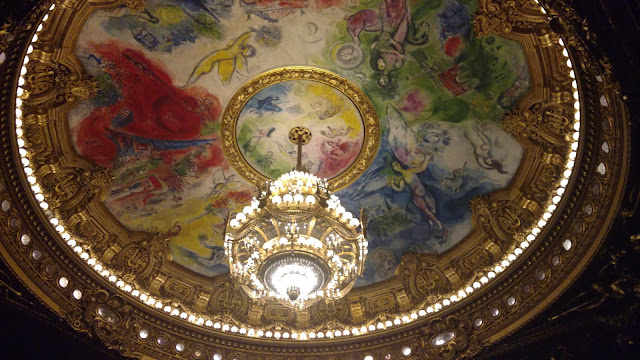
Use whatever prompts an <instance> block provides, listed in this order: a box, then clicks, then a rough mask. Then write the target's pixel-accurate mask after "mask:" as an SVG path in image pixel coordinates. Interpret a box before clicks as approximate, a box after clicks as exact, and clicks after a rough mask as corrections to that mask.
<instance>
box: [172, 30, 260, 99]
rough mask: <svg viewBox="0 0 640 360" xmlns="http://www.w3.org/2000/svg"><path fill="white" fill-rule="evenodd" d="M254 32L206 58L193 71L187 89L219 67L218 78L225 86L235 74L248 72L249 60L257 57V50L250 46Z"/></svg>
mask: <svg viewBox="0 0 640 360" xmlns="http://www.w3.org/2000/svg"><path fill="white" fill-rule="evenodd" d="M252 34H253V32H251V31H247V32H245V33H243V34H242V35H240V36H238V38H236V39H235V40H233V41H232V42H230V43H229V44H228V45H227V47H226V48H224V49H219V50H216V51H214V52H212V53H210V54H208V55H207V56H205V57H204V58H203V59H202V60H200V62H198V65H196V67H195V68H194V69H193V72H192V73H191V75H189V80H187V83H186V84H185V85H184V87H185V88H187V87H189V86H191V85H192V84H193V83H195V82H196V81H198V79H199V78H200V77H201V76H202V75H204V74H208V73H210V72H211V71H212V70H213V68H214V67H215V66H216V65H218V77H219V78H220V81H221V82H222V84H223V85H227V84H229V82H230V81H231V77H232V76H233V74H234V73H236V72H239V71H246V70H247V58H250V57H253V56H255V55H256V48H255V47H254V46H252V45H249V44H248V41H249V38H251V35H252Z"/></svg>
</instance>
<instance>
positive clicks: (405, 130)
mask: <svg viewBox="0 0 640 360" xmlns="http://www.w3.org/2000/svg"><path fill="white" fill-rule="evenodd" d="M387 119H388V121H389V136H388V141H389V145H390V146H391V150H392V151H393V155H394V156H395V157H396V159H398V161H394V162H393V163H391V168H392V169H393V170H394V171H395V172H396V173H397V174H398V175H397V176H395V177H391V178H390V179H389V185H390V186H391V188H392V189H394V190H396V191H404V190H405V189H407V188H408V190H409V191H410V192H411V196H412V198H413V203H414V204H415V205H416V206H417V207H418V209H420V211H421V212H422V213H423V214H424V215H425V216H426V217H427V218H428V219H429V222H430V223H431V224H432V225H435V230H438V232H440V231H441V232H442V241H443V242H446V239H447V233H448V231H447V229H446V227H445V226H444V224H443V223H442V222H441V221H440V220H438V218H437V217H436V215H435V209H436V203H435V199H434V198H433V195H431V193H429V192H428V191H427V189H426V188H425V186H424V185H423V184H422V181H421V180H420V178H419V177H418V174H419V173H421V172H423V171H425V170H426V169H427V166H428V165H429V161H431V160H432V159H433V156H434V154H433V152H430V151H429V150H428V149H422V148H420V147H419V146H418V139H417V137H416V134H415V133H414V132H413V130H411V128H410V127H409V126H408V125H407V123H406V122H405V121H404V118H403V117H402V115H401V114H400V112H399V111H398V110H397V109H396V108H394V107H393V106H391V105H389V106H388V107H387Z"/></svg>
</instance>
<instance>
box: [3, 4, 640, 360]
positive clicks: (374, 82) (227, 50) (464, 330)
mask: <svg viewBox="0 0 640 360" xmlns="http://www.w3.org/2000/svg"><path fill="white" fill-rule="evenodd" d="M45 5H47V6H44V5H43V6H42V9H41V10H40V11H39V12H36V13H34V15H33V17H34V18H33V23H34V24H35V25H34V27H33V33H32V34H31V35H30V36H31V37H29V38H26V37H25V38H24V39H18V40H17V41H21V42H22V44H23V45H24V46H23V47H24V51H23V52H22V53H21V54H16V55H15V56H14V57H15V58H11V59H9V58H8V60H7V63H8V64H13V63H15V64H16V73H15V74H10V75H8V76H13V75H15V76H14V77H15V78H11V79H9V78H7V79H8V80H7V81H6V83H7V84H8V85H6V86H9V87H11V88H10V90H11V92H12V94H15V103H13V104H11V107H10V111H11V112H12V114H14V115H15V116H13V115H12V121H11V125H10V128H11V132H10V133H11V135H10V136H9V135H4V134H3V135H2V136H3V137H5V136H9V138H8V140H7V142H6V143H7V144H11V145H10V146H11V149H12V153H11V156H9V155H8V156H9V157H7V158H6V159H3V160H2V161H3V162H4V163H7V164H10V163H12V162H13V163H16V164H18V166H17V167H15V168H12V170H11V171H13V172H15V177H14V179H19V180H15V181H19V182H20V183H21V189H22V190H21V191H23V195H24V196H22V197H21V199H22V200H21V201H22V203H20V204H21V205H18V203H16V200H12V199H13V198H11V197H10V196H9V195H5V194H3V193H2V192H1V191H2V188H0V196H1V197H0V201H4V202H2V211H3V214H2V216H3V217H5V216H6V217H7V221H4V223H6V226H5V225H3V229H5V228H6V231H8V232H10V233H11V234H12V235H11V236H10V237H9V238H11V240H10V241H9V240H8V242H7V244H6V245H3V246H5V247H6V248H11V247H13V248H15V251H14V252H15V254H16V255H15V256H16V257H20V256H21V257H22V258H24V259H23V260H24V261H23V262H24V264H28V266H31V267H33V268H37V267H40V266H45V265H42V264H45V262H46V263H47V264H48V263H49V262H51V263H52V264H53V263H55V264H58V262H61V263H64V264H65V265H56V266H58V268H59V269H60V270H59V272H58V273H59V274H63V273H64V274H66V275H64V276H63V275H60V276H63V277H60V276H58V275H51V276H49V277H51V278H55V279H56V282H57V283H56V284H54V286H55V289H56V290H55V291H54V292H53V293H54V295H51V296H52V299H51V302H53V303H59V302H62V300H60V299H59V298H58V297H62V298H64V297H65V296H66V300H65V301H66V302H65V304H66V305H60V307H64V306H68V307H69V309H73V310H69V313H72V314H74V315H69V316H70V317H72V316H75V317H77V319H75V318H74V319H75V320H74V321H77V327H82V326H86V327H93V328H100V329H108V331H106V330H105V331H103V330H100V331H103V332H102V333H101V334H102V335H100V337H101V338H102V339H103V341H105V342H107V344H108V345H109V346H113V347H118V346H120V344H127V346H128V350H126V349H122V348H121V350H122V351H123V352H125V353H127V354H128V355H135V354H134V353H136V354H146V355H148V356H152V357H157V358H164V357H187V356H192V357H195V358H214V359H218V360H220V359H222V358H224V359H227V358H229V359H232V358H234V356H235V358H238V359H240V358H247V359H253V358H257V356H268V355H265V354H267V353H268V354H278V353H279V352H280V351H281V350H282V349H283V348H289V349H295V351H296V353H295V354H293V355H291V356H292V357H295V358H298V357H300V358H302V357H305V356H310V355H309V354H311V353H312V352H310V350H308V349H309V345H308V342H309V341H311V340H313V341H322V342H325V343H326V344H327V347H326V349H327V350H326V351H325V350H322V351H319V352H315V353H313V354H314V355H313V356H316V358H317V359H333V357H331V356H333V355H331V354H335V353H337V352H341V351H346V350H345V349H346V348H345V347H344V344H343V343H341V342H340V341H341V340H343V339H348V343H350V344H359V341H362V344H364V342H365V341H369V342H368V343H367V345H362V348H361V349H360V348H357V347H356V348H350V349H349V350H348V352H349V354H350V355H349V356H351V355H353V358H354V359H356V358H359V359H362V358H364V359H366V360H370V359H371V357H369V358H367V357H365V356H374V355H375V356H376V357H375V359H382V358H383V356H386V355H387V354H397V356H398V357H391V356H392V355H389V356H390V357H384V359H391V358H394V359H395V358H400V357H399V356H403V357H401V358H405V357H406V358H409V356H419V357H418V358H424V356H435V357H436V358H437V357H438V356H440V357H447V356H449V358H451V357H456V356H458V355H460V354H465V355H473V354H474V352H477V349H479V348H480V347H481V346H479V345H478V344H480V343H482V341H485V340H486V339H488V338H490V337H496V338H497V337H501V336H503V335H504V334H506V333H508V331H507V330H504V329H507V328H509V327H511V328H515V327H516V326H517V325H515V324H516V323H517V322H518V321H520V319H523V318H526V317H529V318H530V317H531V316H533V315H534V314H535V313H537V311H539V309H538V310H535V311H534V307H535V304H537V303H539V302H541V301H542V302H550V301H551V300H553V298H554V297H555V296H557V293H556V292H554V291H556V290H558V289H561V288H562V286H566V283H564V282H562V280H563V279H564V278H565V277H571V276H575V275H576V272H579V271H580V269H581V268H582V267H584V265H585V262H583V261H582V260H584V259H589V258H590V256H591V254H592V253H593V251H595V249H596V248H597V246H598V244H599V243H600V241H601V240H602V236H603V235H602V234H601V233H600V232H599V230H598V229H606V228H607V227H608V226H609V225H610V222H611V219H610V217H607V216H604V215H602V214H606V213H607V211H608V210H609V209H610V208H614V207H616V206H618V200H619V197H620V191H619V188H620V186H621V185H620V184H622V183H624V180H625V176H626V171H627V169H626V167H627V165H626V162H625V156H626V155H625V150H626V147H627V145H628V144H627V139H626V137H625V134H626V131H627V129H626V123H624V122H623V121H621V122H617V120H615V119H616V117H615V116H619V118H624V117H625V116H626V114H625V110H624V107H623V106H621V105H620V103H619V100H618V99H617V97H616V95H615V91H614V90H613V88H614V86H610V83H611V81H610V79H609V77H608V76H609V75H608V74H607V72H606V71H604V70H603V69H600V68H599V66H598V65H597V64H596V63H595V61H594V60H593V59H592V58H591V57H590V55H589V54H588V53H587V52H585V51H586V50H584V49H583V48H582V47H581V46H582V45H581V43H579V41H577V40H576V38H577V35H576V34H575V33H574V30H573V28H572V25H571V24H569V23H568V22H566V23H563V24H562V26H561V27H559V26H555V25H554V23H553V21H552V20H551V18H553V19H556V20H557V19H563V18H564V17H566V14H565V13H564V12H563V11H565V10H563V9H560V8H552V7H548V8H543V7H541V5H540V4H538V2H537V1H534V0H528V1H525V0H521V1H515V2H505V1H489V0H480V1H478V0H422V1H417V0H290V1H274V0H237V1H233V0H188V1H186V0H146V1H144V0H126V1H124V0H113V1H112V0H103V1H87V0H78V1H67V2H64V3H60V4H57V3H56V4H54V3H51V4H49V3H47V4H45ZM49 5H50V6H49ZM550 16H551V17H550ZM559 28H562V31H560V30H559ZM578 59H580V60H578ZM578 61H579V66H578V63H577V62H578ZM20 64H22V65H20ZM9 80H11V81H9ZM3 106H5V105H3ZM7 113H8V111H7ZM3 116H4V115H3ZM623 123H624V124H623ZM3 126H7V125H6V124H5V125H3ZM298 126H303V127H305V128H307V129H309V130H310V131H311V133H312V134H313V136H312V138H311V141H310V142H309V144H307V145H305V147H304V152H303V154H302V155H301V157H302V165H304V167H305V168H306V169H307V170H308V171H309V172H310V173H311V174H314V175H315V176H317V177H319V178H322V179H326V181H327V183H328V184H329V187H330V188H331V191H332V192H334V193H335V194H336V195H337V196H338V197H339V198H340V200H341V203H342V204H343V206H344V207H345V208H346V211H349V212H351V213H354V214H357V213H360V211H361V210H362V211H363V213H365V214H366V219H367V222H366V224H365V225H366V229H367V231H366V232H367V233H366V237H367V241H368V255H367V257H366V262H365V267H364V271H363V274H362V276H361V277H360V278H359V279H358V280H357V282H356V285H355V287H354V289H352V290H351V291H350V292H349V294H348V295H347V296H346V297H344V298H341V299H339V300H336V301H326V302H325V301H319V302H318V303H316V304H314V305H313V306H311V307H309V308H308V309H298V310H294V309H291V308H287V307H284V306H282V305H280V304H278V303H276V302H270V301H261V300H260V299H252V298H250V297H249V296H247V294H246V293H244V292H243V290H242V289H241V288H240V286H239V284H237V283H236V282H234V281H233V280H232V279H230V278H229V268H228V260H227V257H226V255H225V249H224V247H223V245H224V239H225V228H226V226H227V222H228V217H229V214H233V213H238V212H240V213H241V212H242V211H243V208H245V207H246V206H247V205H249V204H251V201H252V199H253V198H254V197H256V196H258V195H259V194H258V193H257V192H258V188H259V187H260V185H262V184H264V182H265V181H268V180H272V179H276V178H278V177H279V176H281V175H283V174H285V173H288V172H289V171H291V169H292V168H294V167H295V166H296V160H297V156H298V153H297V148H296V145H295V144H293V143H292V142H291V141H289V138H288V134H289V132H290V130H291V129H292V128H294V127H298ZM595 128H598V129H600V128H602V129H601V130H597V131H592V129H595ZM590 129H591V130H590ZM18 159H19V160H18ZM13 172H12V174H13ZM24 199H29V200H28V201H29V203H28V204H27V202H26V201H27V200H24ZM5 203H7V204H8V205H6V206H5ZM14 204H15V205H14ZM17 206H24V209H25V210H24V211H23V214H24V215H21V216H29V215H30V216H32V218H33V219H37V220H35V222H36V224H37V225H27V221H26V219H22V218H18V217H16V216H17V215H15V216H14V215H13V213H12V211H13V209H15V208H16V207H17ZM5 207H7V209H6V210H5ZM14 219H15V220H14ZM595 219H598V220H595ZM568 221H570V223H568ZM14 240H15V241H14ZM11 241H13V242H11ZM58 248H62V249H64V251H62V252H61V251H59V250H56V249H58ZM50 254H56V255H55V256H54V255H50ZM3 256H4V253H3ZM7 256H12V255H7ZM57 257H60V259H58V258H57ZM53 259H55V260H53ZM64 259H67V260H64ZM68 259H72V260H68ZM16 261H17V260H16ZM18 262H19V261H18ZM25 266H27V265H25ZM24 271H25V272H28V271H29V270H24ZM58 273H56V274H58ZM83 274H84V275H83ZM62 278H64V279H65V280H64V281H63V280H62ZM83 281H84V282H83ZM63 284H64V285H63ZM34 286H35V285H34ZM37 286H42V287H44V286H46V285H44V284H42V285H37ZM274 286H275V285H274ZM64 292H69V294H66V293H64ZM59 293H60V295H56V294H59ZM480 293H481V294H484V295H480ZM554 294H555V295H554ZM57 296H58V297H57ZM465 304H466V305H465ZM74 311H75V312H74ZM85 323H86V325H83V324H85ZM125 324H127V325H125ZM74 326H76V325H74ZM114 334H116V335H114ZM117 334H120V335H117ZM202 334H204V335H202ZM376 334H380V336H378V337H375V336H374V335H376ZM372 339H375V340H372ZM384 339H387V340H384ZM419 339H422V340H423V341H422V343H421V345H416V344H418V340H419ZM425 339H426V340H425ZM385 341H386V342H385ZM285 343H286V344H285ZM132 344H136V345H132ZM256 344H257V345H256ZM282 344H285V345H282ZM445 345H446V346H445ZM256 346H258V347H260V346H262V347H263V348H260V349H262V350H264V354H262V355H261V351H262V350H260V349H259V348H256ZM389 347H392V348H393V349H392V350H389ZM405 348H406V349H409V350H405ZM131 349H135V351H134V350H131ZM400 349H402V350H400ZM128 351H129V353H128ZM131 351H132V352H131ZM314 351H315V350H314ZM369 354H374V355H369ZM416 354H417V355H416ZM447 354H449V355H447ZM451 354H453V355H451ZM216 355H218V356H219V357H215V356H216ZM223 356H224V357H223ZM243 356H244V357H243ZM393 356H396V355H393ZM267 358H268V359H271V358H270V357H267ZM305 358H306V357H305ZM261 359H262V358H261ZM274 359H275V358H274Z"/></svg>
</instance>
